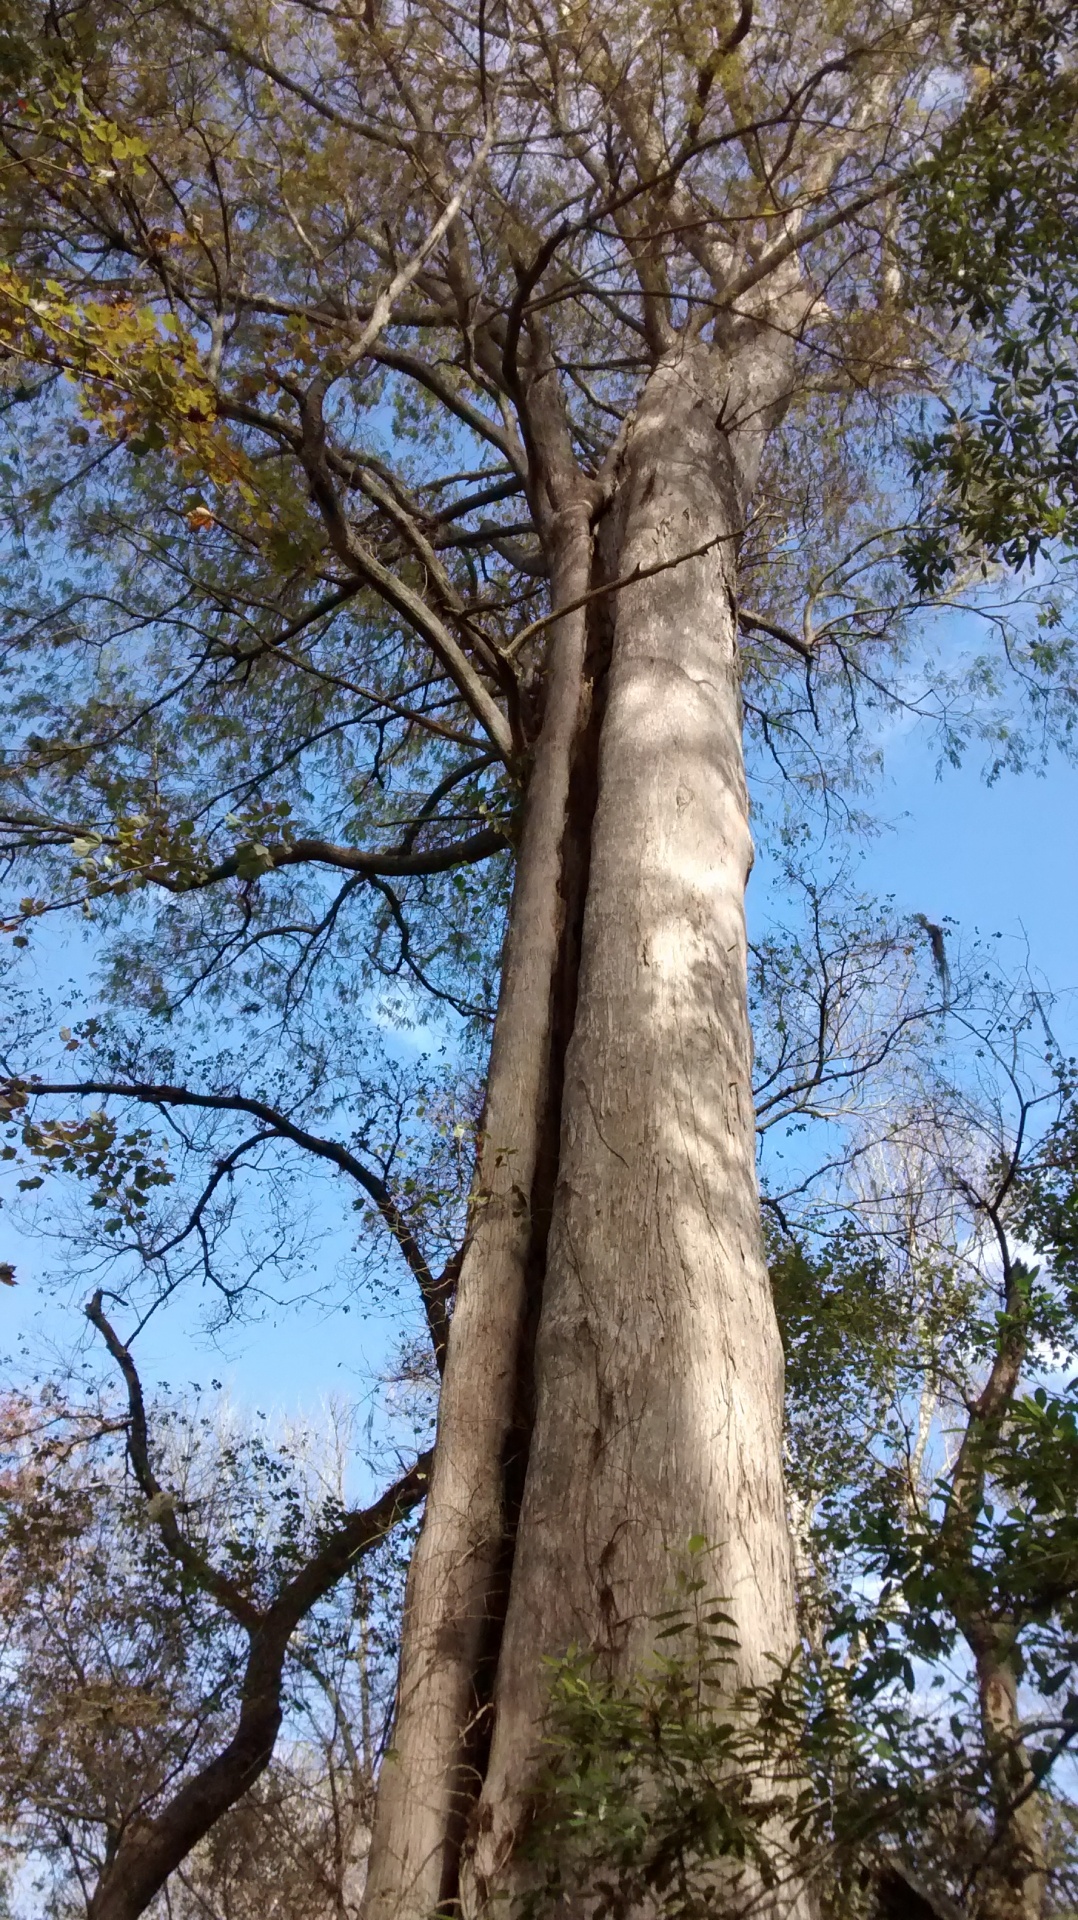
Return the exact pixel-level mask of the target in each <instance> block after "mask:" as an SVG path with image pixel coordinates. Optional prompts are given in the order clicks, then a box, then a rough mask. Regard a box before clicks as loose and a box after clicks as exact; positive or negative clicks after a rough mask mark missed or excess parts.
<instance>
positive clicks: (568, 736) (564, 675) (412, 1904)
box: [364, 499, 591, 1920]
mask: <svg viewBox="0 0 1078 1920" xmlns="http://www.w3.org/2000/svg"><path fill="white" fill-rule="evenodd" d="M558 531H559V536H560V537H559V543H558V562H559V564H558V567H557V570H556V572H555V575H554V578H553V581H552V593H553V595H554V596H555V599H554V604H555V605H557V604H559V603H560V604H562V605H565V604H568V603H570V602H573V601H575V600H578V599H579V598H580V596H581V594H582V593H583V592H585V591H586V590H587V587H588V582H589V578H590V557H591V541H590V533H589V528H588V506H587V502H586V501H585V500H583V499H582V500H581V502H580V503H579V504H578V505H577V506H576V507H575V508H574V509H571V510H570V511H569V512H568V513H567V514H566V515H565V518H564V522H563V525H562V526H561V528H560V529H559V530H558ZM586 626H587V623H586V619H585V615H584V612H583V610H580V611H579V612H577V613H575V614H573V615H570V616H568V617H567V618H565V619H563V620H561V621H560V622H558V624H557V627H556V629H555V631H554V636H553V644H552V648H551V664H550V679H549V690H548V697H547V704H546V712H545V717H544V725H543V729H542V732H541V735H540V739H539V742H538V746H537V750H536V755H535V762H534V767H533V771H532V776H531V780H530V783H529V790H528V798H527V805H526V810H525V818H524V827H523V833H522V837H521V847H520V854H519V859H518V864H517V874H516V883H515V887H514V893H513V904H512V913H511V918H510V927H509V935H508V941H507V948H506V955H505V963H504V969H503V975H502V986H501V994H500V998H499V1006H498V1015H497V1020H496V1023H495V1029H494V1040H493V1047H492V1052H491V1061H490V1071H489V1076H488V1081H487V1093H486V1102H485V1109H484V1116H483V1130H482V1143H481V1153H480V1167H479V1177H478V1181H477V1189H476V1193H475V1195H474V1196H473V1205H472V1226H471V1234H470V1241H469V1245H468V1249H467V1252H466V1254H465V1257H464V1263H463V1266H462V1269H461V1276H460V1283H459V1287H458V1291H457V1300H456V1306H455V1309H454V1313H453V1319H452V1322H451V1325H450V1335H449V1343H448V1348H447V1354H446V1367H445V1376H444V1381H443V1386H442V1395H441V1402H440V1406H439V1412H438V1436H437V1443H436V1447H435V1466H434V1471H433V1474H432V1477H431V1488H430V1493H429V1496H428V1500H427V1508H426V1513H425V1516H424V1523H423V1528H422V1532H421V1535H420V1538H419V1541H418V1544H417V1547H416V1551H415V1554H414V1556H413V1561H412V1566H411V1569H410V1572H409V1579H408V1589H407V1595H406V1600H405V1609H404V1619H403V1626H402V1651H401V1667H400V1679H399V1697H398V1706H397V1714H396V1722H395V1726H394V1732H393V1744H392V1747H391V1749H390V1751H389V1753H388V1754H387V1756H386V1760H385V1763H384V1765H383V1767H382V1772H381V1776H380V1780H379V1787H378V1797H377V1804H376V1812H375V1821H374V1830H373V1836H372V1842H371V1853H370V1860H369V1864H368V1877H367V1888H366V1895H365V1908H364V1911H365V1914H366V1915H368V1916H369V1917H370V1920H427V1916H429V1915H430V1914H431V1913H432V1912H434V1911H435V1909H436V1908H438V1907H440V1906H444V1905H445V1904H446V1903H448V1902H451V1901H452V1900H453V1898H454V1895H455V1891H456V1877H457V1864H458V1856H459V1850H460V1844H461V1839H462V1835H463V1831H464V1824H465V1822H466V1820H467V1817H468V1813H469V1810H470V1808H471V1806H472V1804H473V1802H474V1797H475V1791H476V1784H477V1776H476V1764H477V1760H478V1758H479V1750H480V1749H481V1747H482V1743H483V1739H484V1736H485V1733H486V1727H485V1724H484V1710H485V1706H486V1700H487V1698H488V1694H489V1689H488V1688H487V1687H485V1686H484V1684H483V1674H482V1669H483V1666H484V1662H485V1660H489V1657H490V1652H491V1646H490V1642H491V1635H492V1633H494V1634H496V1632H497V1627H498V1624H499V1622H500V1619H501V1617H502V1615H503V1613H504V1596H503V1597H499V1589H500V1588H503V1587H504V1581H505V1574H506V1564H505V1560H506V1542H507V1530H508V1514H507V1503H508V1500H509V1498H510V1491H511V1482H512V1480H513V1477H514V1471H515V1472H516V1477H518V1478H519V1473H520V1470H521V1467H522V1460H521V1457H520V1456H521V1451H522V1449H523V1448H526V1444H527V1437H526V1434H522V1433H521V1432H520V1430H519V1429H520V1418H521V1398H522V1396H521V1378H520V1376H521V1364H522V1345H523V1342H524V1339H525V1330H526V1325H527V1320H528V1303H529V1279H530V1277H531V1276H530V1267H531V1264H532V1263H531V1259H530V1256H531V1251H532V1243H533V1237H534V1233H535V1230H536V1222H535V1205H534V1195H533V1188H534V1185H535V1182H536V1176H537V1172H538V1171H539V1169H540V1165H541V1162H542V1159H543V1148H544V1134H545V1133H549V1130H550V1126H551V1124H552V1118H556V1116H552V1115H551V1110H550V1109H551V1093H552V1087H551V1065H552V1033H553V1027H554V1024H555V1020H556V1016H557V1013H558V999H559V996H558V991H557V989H558V979H559V970H560V967H559V963H560V961H561V959H562V955H563V944H564V937H565V931H566V905H567V903H566V897H565V895H566V863H567V848H566V844H565V843H566V837H567V833H568V830H569V799H570V785H571V774H572V765H573V754H574V747H575V744H576V741H577V739H578V736H579V733H580V730H581V727H582V725H583V723H584V720H585V712H584V708H585V706H586V698H587V689H586V684H585V675H584V664H585V646H586Z"/></svg>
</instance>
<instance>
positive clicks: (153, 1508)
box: [0, 1386, 403, 1920]
mask: <svg viewBox="0 0 1078 1920" xmlns="http://www.w3.org/2000/svg"><path fill="white" fill-rule="evenodd" d="M128 1418H129V1415H128V1411H127V1409H126V1408H124V1407H123V1406H117V1405H115V1404H109V1403H108V1402H105V1403H102V1402H101V1401H100V1400H97V1401H96V1402H95V1401H93V1400H92V1399H91V1400H87V1399H86V1398H85V1396H77V1397H75V1398H74V1399H73V1398H71V1397H70V1395H69V1396H68V1397H64V1396H63V1395H62V1394H61V1392H60V1390H59V1388H58V1387H55V1386H54V1387H51V1388H49V1389H47V1390H46V1391H44V1392H43V1393H41V1394H40V1395H38V1396H36V1397H33V1398H32V1397H30V1396H28V1395H24V1396H15V1395H12V1396H10V1397H9V1398H8V1400H7V1401H6V1403H5V1426H4V1451H5V1478H4V1500H3V1543H2V1549H0V1566H2V1569H3V1572H2V1580H3V1594H4V1609H5V1623H6V1631H5V1664H4V1686H3V1699H2V1705H0V1712H2V1715H3V1725H4V1758H3V1762H2V1770H0V1792H2V1807H3V1815H2V1818H3V1826H4V1830H5V1846H6V1849H7V1852H8V1855H9V1858H11V1859H12V1860H13V1861H14V1862H15V1863H16V1864H17V1865H18V1867H19V1870H20V1871H19V1878H20V1880H21V1881H22V1882H23V1883H24V1884H25V1883H26V1881H27V1879H28V1877H32V1878H33V1879H34V1881H35V1886H34V1899H35V1905H36V1911H38V1912H41V1913H43V1914H44V1913H48V1914H49V1915H50V1916H51V1915H57V1916H60V1915H67V1914H73V1913H83V1912H88V1913H93V1914H96V1913H98V1912H103V1913H113V1912H122V1911H128V1912H133V1911H141V1910H142V1909H143V1908H144V1907H145V1906H146V1905H147V1901H146V1898H145V1897H144V1895H142V1894H141V1892H140V1888H139V1884H138V1877H139V1870H140V1865H141V1860H142V1857H143V1856H144V1854H145V1853H146V1851H147V1850H148V1848H149V1847H150V1846H152V1844H153V1843H154V1841H155V1839H156V1841H157V1843H158V1844H160V1843H161V1841H162V1839H165V1838H167V1835H168V1829H169V1824H170V1822H173V1823H174V1822H175V1819H176V1815H177V1811H178V1810H179V1809H180V1808H181V1807H182V1804H183V1801H184V1798H185V1790H186V1797H187V1799H188V1800H190V1799H191V1798H192V1794H191V1788H192V1787H194V1788H195V1789H196V1792H201V1794H202V1796H203V1797H205V1796H206V1794H207V1793H208V1792H209V1791H210V1789H211V1788H212V1786H213V1783H214V1780H215V1776H218V1775H220V1774H221V1773H222V1772H223V1771H224V1768H225V1766H227V1765H231V1767H232V1769H233V1771H234V1772H242V1771H243V1768H242V1764H241V1762H242V1755H241V1754H240V1752H239V1751H238V1749H239V1747H240V1746H241V1745H242V1733H243V1724H244V1720H245V1719H250V1718H251V1714H252V1708H254V1710H255V1711H257V1710H258V1706H259V1704H260V1703H259V1702H257V1701H253V1700H252V1698H251V1692H252V1690H251V1687H250V1672H251V1659H250V1653H249V1648H248V1641H249V1639H251V1638H253V1637H254V1636H252V1635H251V1634H250V1628H249V1626H248V1627H247V1628H245V1627H244V1624H243V1622H242V1621H241V1620H238V1619H237V1617H236V1616H237V1612H242V1606H241V1605H240V1596H244V1597H245V1598H246V1600H247V1602H248V1605H249V1606H250V1607H251V1609H252V1610H253V1609H254V1607H255V1606H256V1605H258V1604H262V1605H263V1606H265V1602H266V1601H267V1600H268V1601H269V1608H268V1609H267V1611H270V1612H271V1611H272V1607H273V1603H274V1599H275V1596H276V1595H278V1594H280V1593H281V1592H282V1590H283V1589H286V1588H287V1587H288V1585H289V1584H290V1583H292V1584H294V1581H295V1578H296V1575H297V1573H299V1574H302V1572H303V1571H304V1570H305V1564H306V1561H307V1559H308V1556H309V1554H310V1551H311V1547H312V1543H315V1542H319V1541H321V1540H323V1539H324V1538H325V1536H326V1533H327V1528H328V1529H332V1528H333V1527H334V1525H335V1524H336V1526H337V1528H338V1530H339V1521H338V1520H337V1518H336V1517H337V1516H338V1515H339V1514H341V1513H343V1512H344V1510H345V1505H346V1503H345V1500H344V1497H343V1486H342V1483H341V1471H342V1467H343V1465H344V1464H345V1461H344V1457H342V1454H341V1451H340V1447H339V1445H337V1446H334V1445H333V1444H332V1436H330V1437H329V1439H328V1440H327V1438H326V1437H324V1436H323V1437H321V1438H316V1439H314V1440H313V1443H312V1439H311V1438H310V1437H307V1436H304V1435H303V1434H293V1435H292V1436H291V1437H290V1438H289V1437H286V1438H285V1439H284V1440H283V1442H281V1443H278V1444H276V1445H274V1444H271V1443H270V1442H268V1441H266V1440H265V1439H264V1438H262V1437H260V1436H258V1435H255V1434H251V1433H249V1432H246V1433H245V1432H244V1431H243V1430H242V1429H241V1428H239V1427H238V1426H237V1425H236V1423H235V1421H234V1419H230V1418H229V1416H228V1414H227V1411H225V1412H220V1411H219V1412H218V1415H217V1417H216V1418H211V1417H208V1416H207V1415H206V1413H205V1412H203V1411H201V1410H200V1409H199V1408H198V1407H194V1408H191V1409H188V1408H185V1407H182V1406H180V1407H177V1406H175V1405H173V1406H171V1407H170V1406H168V1405H165V1406H158V1407H156V1408H155V1409H154V1410H153V1424H154V1429H155V1435H156V1439H157V1443H158V1454H157V1459H158V1471H159V1472H160V1473H162V1474H163V1475H165V1476H166V1478H167V1482H168V1486H169V1489H170V1492H169V1494H166V1493H165V1492H164V1491H160V1490H159V1491H158V1492H157V1493H156V1494H154V1495H152V1496H150V1498H149V1499H148V1498H147V1496H146V1493H145V1490H144V1488H143V1487H142V1486H141V1485H140V1484H139V1481H138V1479H137V1478H135V1477H133V1476H132V1474H131V1473H130V1471H129V1470H128V1469H127V1465H126V1461H125V1453H124V1449H123V1446H122V1444H121V1436H122V1435H123V1434H124V1433H125V1432H126V1431H127V1427H128ZM339 1438H340V1436H339V1435H338V1440H339ZM170 1499H171V1501H172V1502H173V1503H174V1505H173V1508H172V1515H173V1517H172V1524H171V1528H170V1527H169V1525H168V1511H167V1510H166V1502H167V1501H168V1500H170ZM180 1526H182V1527H183V1529H184V1534H183V1540H184V1545H185V1548H186V1551H185V1552H178V1551H177V1547H176V1540H177V1537H178V1536H177V1533H176V1529H177V1528H178V1527H180ZM195 1541H197V1542H198V1546H197V1547H196V1546H195V1545H193V1544H192V1542H195ZM199 1556H201V1563H200V1562H199ZM211 1561H212V1562H214V1563H216V1564H217V1565H218V1566H221V1567H223V1568H224V1569H226V1570H227V1572H226V1573H223V1574H219V1575H218V1576H217V1587H218V1588H222V1587H224V1586H226V1585H229V1584H231V1589H232V1604H231V1605H230V1604H229V1603H228V1602H229V1596H228V1594H224V1595H222V1593H221V1592H220V1591H218V1590H215V1585H214V1580H213V1578H212V1577H211V1575H210V1573H209V1567H210V1563H211ZM402 1565H403V1561H402V1555H401V1551H400V1548H399V1547H397V1546H395V1545H393V1546H388V1545H387V1546H382V1547H378V1546H375V1547H374V1548H373V1549H372V1550H370V1551H368V1553H367V1554H366V1555H365V1556H363V1557H362V1558H359V1559H356V1558H353V1560H352V1561H351V1563H350V1566H349V1568H348V1571H347V1573H346V1574H345V1576H344V1578H343V1580H342V1581H340V1582H338V1584H337V1585H336V1586H335V1587H334V1588H333V1589H332V1590H330V1591H329V1592H328V1593H325V1592H324V1593H323V1595H322V1596H321V1598H320V1599H319V1600H316V1601H315V1602H314V1603H313V1604H312V1605H311V1606H310V1607H309V1608H308V1610H307V1612H306V1614H305V1616H304V1618H303V1621H302V1624H301V1628H300V1631H299V1632H298V1633H297V1634H296V1635H295V1636H294V1637H293V1639H292V1641H291V1643H290V1644H289V1646H288V1649H287V1653H286V1657H285V1659H284V1660H283V1662H281V1663H280V1671H279V1673H278V1675H277V1680H276V1698H275V1700H274V1701H273V1702H269V1701H267V1702H265V1703H262V1710H263V1712H265V1711H266V1710H267V1709H268V1710H270V1711H272V1709H273V1707H274V1706H275V1707H276V1710H277V1714H278V1717H279V1718H281V1717H283V1720H284V1725H285V1732H284V1734H283V1736H282V1738H281V1741H280V1742H279V1747H278V1755H277V1758H276V1760H275V1761H274V1763H273V1765H272V1766H271V1767H270V1768H269V1771H268V1772H263V1771H262V1769H263V1768H264V1767H265V1766H266V1764H267V1762H268V1761H269V1757H270V1756H269V1750H267V1751H265V1752H261V1751H258V1750H256V1751H255V1753H254V1758H255V1760H256V1762H257V1764H256V1765H255V1766H253V1767H252V1766H250V1765H249V1766H248V1767H247V1769H246V1773H247V1776H248V1779H247V1782H246V1784H247V1791H246V1792H244V1791H243V1784H244V1783H241V1786H240V1789H239V1791H238V1792H237V1791H233V1792H232V1794H231V1801H232V1802H234V1803H238V1804H236V1805H235V1810H234V1812H232V1813H231V1815H230V1817H229V1818H227V1819H224V1820H220V1819H219V1820H218V1821H217V1822H216V1823H215V1824H213V1825H212V1830H211V1822H210V1821H209V1820H206V1821H204V1823H203V1832H204V1833H205V1834H206V1835H207V1837H206V1839H205V1840H204V1841H203V1842H202V1843H201V1844H198V1841H199V1836H198V1835H197V1834H196V1835H195V1836H194V1839H193V1840H192V1839H191V1837H190V1836H188V1845H187V1846H186V1847H185V1848H184V1849H183V1850H182V1852H181V1853H180V1854H179V1856H178V1862H177V1861H176V1860H174V1864H177V1863H178V1864H179V1872H178V1876H177V1877H176V1878H175V1879H174V1880H173V1881H172V1882H171V1883H170V1888H169V1898H168V1905H167V1909H166V1908H164V1907H162V1908H160V1909H158V1905H157V1903H154V1906H153V1910H154V1911H155V1912H156V1911H158V1910H160V1911H162V1912H164V1911H166V1910H167V1911H168V1912H169V1913H171V1914H176V1913H183V1914H188V1913H191V1914H194V1913H196V1912H201V1913H202V1914H204V1915H205V1914H207V1913H210V1914H214V1915H217V1916H220V1920H236V1917H237V1916H241V1915H244V1914H253V1913H255V1912H256V1911H258V1910H259V1908H258V1902H259V1901H261V1902H262V1903H263V1904H262V1908H261V1910H262V1911H263V1912H264V1911H267V1910H268V1911H274V1910H276V1907H277V1905H278V1903H281V1902H285V1903H288V1904H289V1909H290V1911H294V1912H295V1913H297V1914H299V1915H303V1916H311V1920H328V1917H329V1916H330V1915H332V1916H335V1920H340V1916H341V1915H343V1914H345V1913H347V1912H355V1911H356V1910H357V1908H358V1899H359V1892H360V1889H361V1886H362V1862H363V1857H364V1854H365V1851H366V1839H367V1833H368V1831H369V1822H370V1814H371V1801H372V1794H373V1787H374V1777H375V1772H376V1768H377V1762H378V1756H379V1752H380V1749H381V1746H382V1744H383V1742H384V1738H385V1733H386V1719H387V1715H388V1712H389V1708H390V1705H391V1702H392V1683H393V1663H394V1657H395V1632H396V1617H395V1616H396V1611H397V1608H398V1606H399V1596H398V1592H397V1589H398V1587H399V1582H400V1577H401V1572H402ZM237 1716H238V1717H239V1725H240V1733H241V1739H240V1740H237V1739H236V1737H235V1734H236V1725H237ZM248 1745H250V1742H249V1741H248ZM270 1747H272V1741H271V1742H270ZM223 1763H224V1764H223ZM259 1775H261V1778H259V1777H258V1776H259ZM241 1795H242V1798H241ZM228 1805H229V1800H228V1799H227V1798H224V1799H221V1802H220V1806H219V1807H218V1809H217V1811H218V1813H220V1812H221V1811H222V1810H223V1809H224V1808H226V1807H227V1806H228ZM185 1855H186V1858H185ZM125 1900H126V1901H127V1903H128V1904H127V1905H125V1904H124V1902H125ZM110 1903H111V1904H110Z"/></svg>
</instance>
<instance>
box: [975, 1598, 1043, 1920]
mask: <svg viewBox="0 0 1078 1920" xmlns="http://www.w3.org/2000/svg"><path fill="white" fill-rule="evenodd" d="M964 1631H965V1635H966V1639H967V1641H968V1642H969V1645H970V1647H971V1649H972V1651H973V1656H974V1660H975V1663H976V1668H977V1701H978V1705H979V1707H980V1715H981V1733H982V1737H983V1739H984V1744H985V1751H986V1753H987V1754H988V1757H989V1763H990V1765H991V1768H992V1796H993V1800H994V1801H995V1814H996V1828H995V1835H994V1844H993V1848H992V1851H991V1854H990V1855H989V1858H988V1860H987V1862H986V1865H985V1870H984V1873H983V1875H982V1876H981V1880H980V1892H979V1897H978V1901H977V1909H976V1911H977V1920H1040V1917H1041V1914H1042V1912H1043V1909H1044V1891H1045V1856H1044V1809H1043V1806H1042V1804H1041V1796H1040V1794H1039V1793H1038V1792H1037V1790H1036V1782H1035V1781H1034V1778H1033V1771H1032V1768H1031V1766H1030V1763H1029V1754H1028V1753H1027V1751H1026V1748H1025V1744H1024V1742H1023V1740H1022V1736H1021V1716H1020V1714H1019V1711H1018V1674H1017V1670H1016V1665H1015V1651H1014V1636H1013V1634H1012V1633H1011V1632H1010V1631H1009V1629H1008V1628H1007V1627H1006V1626H1004V1625H1003V1624H1001V1623H1000V1622H998V1621H989V1620H976V1621H971V1622H969V1623H967V1625H966V1626H965V1628H964Z"/></svg>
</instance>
